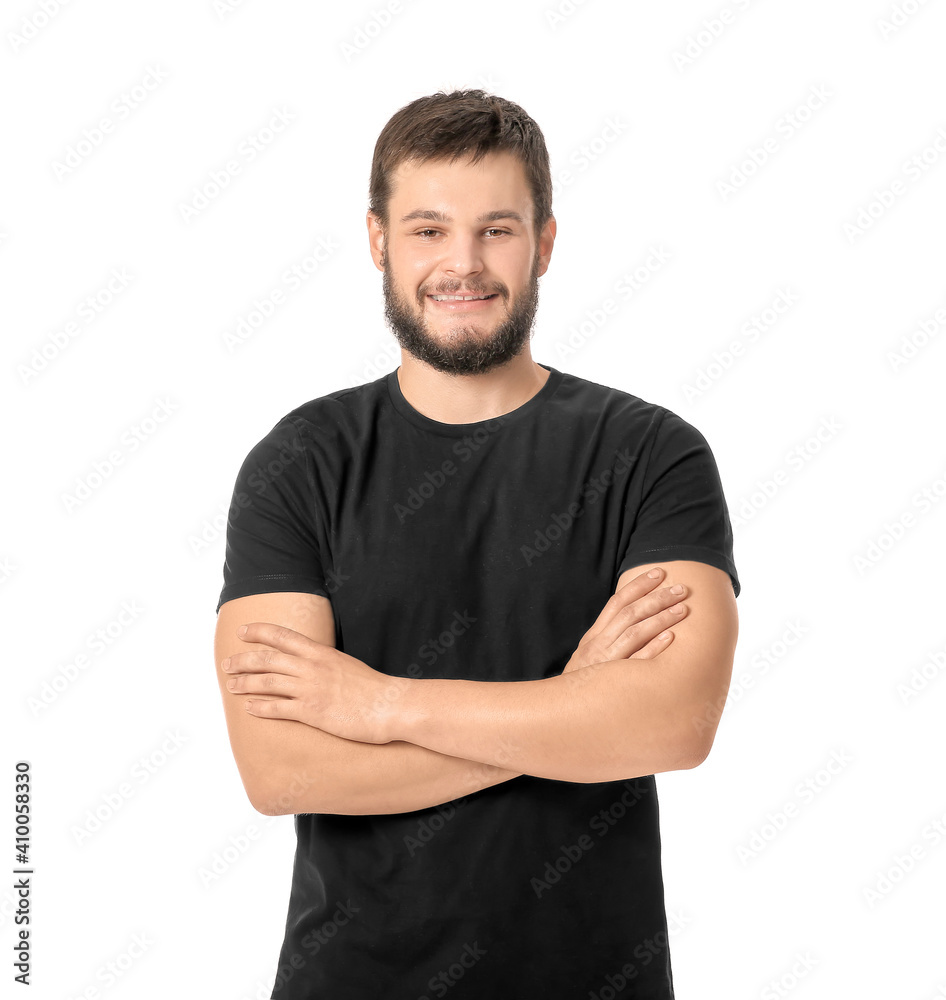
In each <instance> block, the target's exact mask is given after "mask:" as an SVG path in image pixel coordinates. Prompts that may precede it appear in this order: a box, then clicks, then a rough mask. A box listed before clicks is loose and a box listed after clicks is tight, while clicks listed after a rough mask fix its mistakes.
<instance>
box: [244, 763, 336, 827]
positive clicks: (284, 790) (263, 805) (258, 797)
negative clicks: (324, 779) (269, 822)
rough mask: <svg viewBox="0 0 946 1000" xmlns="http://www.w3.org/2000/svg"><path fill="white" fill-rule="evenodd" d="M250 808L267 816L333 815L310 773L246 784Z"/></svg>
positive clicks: (275, 777) (270, 778) (295, 773)
mask: <svg viewBox="0 0 946 1000" xmlns="http://www.w3.org/2000/svg"><path fill="white" fill-rule="evenodd" d="M244 787H245V788H246V795H247V798H248V799H249V800H250V805H251V806H252V807H253V808H254V809H255V810H256V811H257V812H258V813H261V814H262V815H263V816H294V815H295V814H296V813H302V812H307V813H309V812H329V811H330V810H329V809H327V808H323V807H322V804H321V802H320V798H322V797H323V796H321V795H320V790H319V788H318V787H317V784H316V781H315V778H314V777H313V776H312V775H311V774H310V773H308V772H305V771H298V772H294V773H293V774H289V775H279V776H274V775H272V774H270V775H269V776H268V779H267V780H265V781H262V780H258V781H255V782H246V783H245V786H244Z"/></svg>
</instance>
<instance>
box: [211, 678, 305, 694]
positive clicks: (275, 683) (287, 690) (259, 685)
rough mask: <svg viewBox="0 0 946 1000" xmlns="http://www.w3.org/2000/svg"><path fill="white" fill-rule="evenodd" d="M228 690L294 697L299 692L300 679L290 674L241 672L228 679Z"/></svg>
mask: <svg viewBox="0 0 946 1000" xmlns="http://www.w3.org/2000/svg"><path fill="white" fill-rule="evenodd" d="M227 690H228V691H232V692H233V694H252V695H271V696H273V697H276V698H293V697H295V696H296V695H297V694H298V692H299V681H298V679H297V678H296V677H292V676H290V675H288V674H252V673H245V674H243V673H241V674H237V675H236V676H235V677H230V678H228V679H227Z"/></svg>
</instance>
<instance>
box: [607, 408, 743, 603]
mask: <svg viewBox="0 0 946 1000" xmlns="http://www.w3.org/2000/svg"><path fill="white" fill-rule="evenodd" d="M632 501H633V503H634V504H635V506H636V509H635V510H628V511H627V517H628V520H629V523H630V525H631V530H630V537H629V539H628V542H627V545H626V547H625V549H624V553H623V555H622V558H621V562H620V565H619V567H618V574H617V575H618V577H620V575H621V573H623V572H624V571H625V570H626V569H630V568H631V567H633V566H639V565H641V564H643V563H651V562H662V561H664V560H668V561H669V560H671V559H689V560H692V561H694V562H704V563H708V564H709V565H710V566H715V567H717V568H718V569H721V570H723V572H725V573H728V574H729V576H730V579H731V580H732V586H733V592H734V594H735V595H736V596H737V597H738V596H739V591H740V589H741V585H740V583H739V577H738V575H737V573H736V565H735V563H734V561H733V533H732V524H731V522H730V519H729V508H728V507H727V505H726V498H725V496H724V494H723V487H722V483H721V481H720V478H719V470H718V468H717V466H716V459H715V458H714V457H713V453H712V451H711V450H710V446H709V444H708V443H707V441H706V438H705V437H704V436H703V435H702V434H701V433H700V431H698V430H697V429H696V428H695V427H694V426H693V425H692V424H689V423H687V421H685V420H684V419H683V418H682V417H679V416H678V415H677V414H676V413H673V412H672V411H671V410H664V411H663V418H662V419H661V420H660V423H659V424H658V426H657V430H656V435H655V439H654V443H653V446H652V448H651V451H650V454H649V456H648V458H647V464H646V466H645V469H644V475H643V480H642V486H641V491H640V493H639V494H637V493H635V495H634V496H633V498H632Z"/></svg>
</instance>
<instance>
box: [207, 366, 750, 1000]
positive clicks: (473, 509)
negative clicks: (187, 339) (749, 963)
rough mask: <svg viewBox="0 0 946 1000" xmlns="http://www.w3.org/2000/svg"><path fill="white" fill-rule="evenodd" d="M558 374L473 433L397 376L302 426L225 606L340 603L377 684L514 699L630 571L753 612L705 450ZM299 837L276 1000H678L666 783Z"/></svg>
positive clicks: (532, 786)
mask: <svg viewBox="0 0 946 1000" xmlns="http://www.w3.org/2000/svg"><path fill="white" fill-rule="evenodd" d="M543 367H545V368H547V369H548V370H549V372H550V374H549V376H548V378H547V380H546V382H545V384H544V385H543V386H542V388H541V389H540V390H539V391H538V392H537V393H536V394H535V395H534V396H533V397H532V398H531V399H529V400H528V401H527V402H525V403H524V404H523V405H521V406H520V407H518V408H517V409H515V410H513V411H512V412H510V413H507V414H504V415H503V416H501V417H497V418H493V419H490V420H484V421H479V422H476V423H469V424H447V423H441V422H439V421H437V420H433V419H430V418H429V417H426V416H424V415H423V414H421V413H420V412H419V411H417V410H415V409H414V408H413V407H412V406H411V405H410V404H409V403H408V402H407V400H406V399H405V398H404V396H403V394H402V393H401V390H400V387H399V384H398V380H397V373H396V372H392V373H390V374H389V375H386V376H384V377H382V378H380V379H377V380H376V381H374V382H370V383H368V384H366V385H361V386H358V387H356V388H350V389H343V390H339V391H337V392H332V393H329V394H328V395H326V396H322V397H320V398H318V399H314V400H311V401H310V402H308V403H305V404H303V405H302V406H300V407H298V408H297V409H295V410H293V411H292V412H291V413H289V414H287V415H286V416H285V417H284V418H283V419H282V420H280V421H279V422H278V423H277V424H276V426H275V427H274V428H273V429H272V430H271V431H270V432H269V433H268V434H267V435H266V436H265V437H264V438H263V439H262V440H261V441H260V442H259V443H258V444H257V445H256V446H255V447H254V448H253V449H252V450H251V451H250V453H249V455H248V457H247V459H246V461H245V462H244V464H243V467H242V468H241V470H240V473H239V475H238V477H237V482H236V486H235V489H234V496H233V502H232V504H231V509H230V518H229V523H228V529H227V548H226V564H225V568H224V587H223V590H222V592H221V594H220V601H219V603H218V605H217V608H218V610H219V607H220V604H222V603H223V602H225V601H229V600H231V599H233V598H237V597H244V596H247V595H249V594H259V593H266V592H278V591H302V592H305V593H311V594H322V595H324V596H326V597H328V598H329V599H330V600H331V603H332V609H333V612H334V619H335V632H336V645H337V646H338V648H339V649H341V650H343V651H344V652H346V653H348V654H350V655H352V656H355V657H357V658H358V659H360V660H363V661H364V662H365V663H367V664H369V665H370V666H372V667H374V668H375V669H376V670H380V671H383V672H385V673H388V674H391V675H396V676H402V677H446V678H464V679H468V680H480V681H514V680H530V679H537V678H542V677H550V676H553V675H556V674H560V673H561V671H562V669H563V668H564V666H565V664H566V662H567V661H568V659H569V657H570V656H571V654H572V652H573V651H574V650H575V648H576V646H577V645H578V641H579V640H580V638H581V636H582V635H583V634H584V632H585V631H587V629H588V628H589V627H590V625H591V624H592V623H593V621H594V620H595V618H596V617H597V616H598V614H599V613H600V611H601V609H602V607H603V606H604V604H605V603H606V601H607V600H608V598H609V597H610V596H611V594H612V593H613V592H614V588H615V586H616V584H617V580H618V577H619V576H620V574H621V573H622V572H623V571H624V570H625V569H629V568H630V567H633V566H636V565H639V564H641V563H647V562H660V561H664V560H671V559H688V560H697V561H700V562H705V563H709V564H710V565H712V566H716V567H718V568H719V569H722V570H723V571H725V572H726V573H728V574H729V575H730V577H731V579H732V585H733V589H734V592H735V593H736V594H737V595H738V593H739V580H738V577H737V575H736V569H735V565H734V563H733V558H732V529H731V526H730V520H729V512H728V509H727V506H726V501H725V499H724V496H723V490H722V487H721V484H720V479H719V474H718V471H717V467H716V463H715V460H714V458H713V455H712V452H711V450H710V448H709V446H708V444H707V442H706V439H705V438H704V437H703V435H702V434H701V433H700V432H699V431H698V430H696V429H695V428H694V427H693V426H691V425H690V424H689V423H687V422H686V421H685V420H683V419H682V418H681V417H679V416H677V415H676V414H675V413H673V412H672V411H670V410H668V409H666V408H665V407H662V406H658V405H655V404H652V403H648V402H645V401H644V400H641V399H639V398H638V397H636V396H633V395H631V394H629V393H627V392H623V391H621V390H618V389H611V388H608V387H606V386H602V385H598V384H596V383H594V382H590V381H587V380H586V379H582V378H578V377H576V376H574V375H569V374H566V373H563V372H560V371H558V370H557V369H555V368H552V367H551V366H549V365H544V366H543ZM314 763H315V764H316V765H317V762H314ZM294 819H295V828H296V834H297V838H298V840H297V848H296V855H295V863H294V868H293V875H292V886H291V892H290V894H289V909H288V916H287V920H286V930H285V939H284V944H283V947H282V951H281V954H280V959H279V973H278V975H277V979H276V984H275V987H274V990H273V993H272V996H273V997H277V998H281V1000H304V998H305V1000H309V998H314V997H326V998H328V997H331V998H333V1000H343V998H344V1000H362V998H363V1000H378V998H381V997H383V998H384V1000H422V998H424V997H427V998H434V997H443V996H449V998H450V1000H468V998H470V1000H472V998H475V1000H484V998H487V997H502V998H504V1000H526V998H531V997H542V998H543V1000H584V998H585V997H587V996H588V995H589V994H591V995H593V996H598V995H601V996H613V997H616V998H617V997H620V998H631V997H634V998H644V997H646V998H661V1000H668V998H672V997H673V985H672V973H671V965H670V954H669V949H668V944H667V920H666V911H665V904H664V895H663V877H662V872H661V856H660V832H659V827H658V803H657V791H656V785H655V778H654V776H653V775H648V776H646V777H638V778H633V779H629V780H626V781H605V782H596V783H581V782H568V781H555V780H549V779H545V778H537V777H533V776H531V775H522V776H520V777H517V778H513V779H511V780H509V781H506V782H503V783H501V784H499V785H496V786H493V787H490V788H486V789H482V790H480V791H477V792H474V793H473V794H470V795H466V796H463V797H462V798H460V799H457V800H454V801H453V802H450V803H444V804H442V805H439V806H434V807H431V808H429V809H419V810H415V811H412V812H407V813H397V814H391V815H375V816H349V815H332V814H308V813H307V814H301V815H296V816H295V818H294ZM602 991H603V992H602ZM609 991H610V992H609Z"/></svg>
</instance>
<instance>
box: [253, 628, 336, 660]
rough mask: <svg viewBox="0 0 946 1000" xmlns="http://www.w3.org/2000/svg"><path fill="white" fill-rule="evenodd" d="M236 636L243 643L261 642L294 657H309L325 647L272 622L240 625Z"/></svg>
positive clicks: (299, 633) (323, 644)
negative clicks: (317, 648)
mask: <svg viewBox="0 0 946 1000" xmlns="http://www.w3.org/2000/svg"><path fill="white" fill-rule="evenodd" d="M237 635H238V636H239V637H240V638H241V639H242V640H243V641H244V642H261V643H263V644H264V645H266V646H272V647H273V648H274V649H280V650H282V651H283V652H284V653H293V654H295V655H296V656H305V655H307V654H310V655H311V653H312V651H313V650H314V649H315V648H316V647H320V646H325V643H322V642H316V641H315V639H310V638H309V637H308V636H307V635H303V634H302V633H301V632H295V631H293V629H291V628H286V626H285V625H274V624H273V623H272V622H251V623H250V624H249V625H241V626H240V627H239V628H238V629H237ZM331 648H334V647H331Z"/></svg>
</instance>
